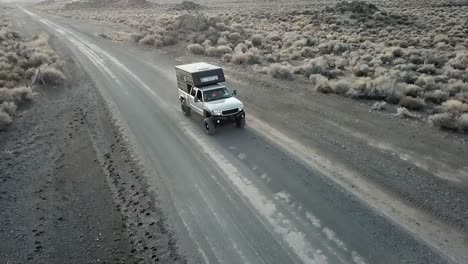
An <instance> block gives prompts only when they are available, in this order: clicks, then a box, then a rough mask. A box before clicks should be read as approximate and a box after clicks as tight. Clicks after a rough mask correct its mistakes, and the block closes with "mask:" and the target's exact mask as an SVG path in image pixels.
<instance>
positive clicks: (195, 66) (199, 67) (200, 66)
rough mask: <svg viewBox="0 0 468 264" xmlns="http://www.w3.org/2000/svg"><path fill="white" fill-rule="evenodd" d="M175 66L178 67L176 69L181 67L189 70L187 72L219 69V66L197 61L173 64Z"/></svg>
mask: <svg viewBox="0 0 468 264" xmlns="http://www.w3.org/2000/svg"><path fill="white" fill-rule="evenodd" d="M175 67H176V68H178V69H181V70H183V71H186V72H189V73H194V72H202V71H208V70H217V69H221V67H219V66H215V65H212V64H208V63H206V62H197V63H191V64H184V65H178V66H175Z"/></svg>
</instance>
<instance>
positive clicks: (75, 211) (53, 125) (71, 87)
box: [0, 24, 185, 263]
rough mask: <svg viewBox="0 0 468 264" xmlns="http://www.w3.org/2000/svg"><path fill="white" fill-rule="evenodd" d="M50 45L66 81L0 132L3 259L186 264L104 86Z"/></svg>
mask: <svg viewBox="0 0 468 264" xmlns="http://www.w3.org/2000/svg"><path fill="white" fill-rule="evenodd" d="M22 26H23V27H24V28H21V27H20V28H18V29H19V30H21V31H23V32H26V33H31V32H36V31H37V30H38V28H31V26H30V25H28V26H26V25H24V24H23V25H22ZM27 27H29V28H27ZM50 41H51V45H52V46H53V48H54V49H55V50H56V51H57V53H59V54H60V55H61V56H62V58H63V59H64V60H65V61H66V74H67V77H68V78H69V81H68V82H67V85H66V87H64V88H62V89H49V88H48V87H44V88H43V89H39V88H36V89H35V90H34V91H35V92H36V95H35V97H34V100H33V102H32V103H31V105H28V106H26V107H24V108H23V109H22V110H21V111H20V112H19V114H18V116H17V119H16V120H15V122H14V124H13V125H12V127H11V128H10V129H9V130H8V131H6V132H0V172H1V173H0V237H2V240H1V242H0V262H1V263H25V262H27V261H30V262H31V263H139V262H145V263H154V262H163V263H184V262H185V259H184V258H183V257H181V256H179V255H178V253H177V246H176V241H175V239H174V236H173V234H172V231H171V230H170V228H169V227H168V226H167V224H166V221H165V217H164V214H163V213H162V212H161V210H160V209H159V207H158V206H157V202H156V198H157V197H156V194H154V193H149V192H148V191H147V188H146V181H145V177H144V172H143V170H142V169H140V166H139V165H138V162H137V161H135V160H134V159H133V158H132V155H131V150H130V148H129V147H128V144H127V143H126V141H125V139H124V138H123V137H122V136H121V133H119V130H118V128H117V127H116V126H115V125H114V122H113V121H112V118H111V115H110V113H109V112H108V110H107V108H106V106H105V102H104V100H103V99H102V98H101V97H100V95H99V93H98V90H97V88H96V87H95V86H94V84H93V83H92V82H91V81H90V79H89V77H88V76H87V75H86V73H85V71H84V70H83V69H82V68H80V66H79V65H78V64H76V63H75V61H74V58H73V57H72V56H71V55H70V51H69V50H68V49H67V48H66V47H65V46H63V45H62V44H61V43H59V42H58V41H56V40H55V39H54V38H53V37H52V38H51V39H50Z"/></svg>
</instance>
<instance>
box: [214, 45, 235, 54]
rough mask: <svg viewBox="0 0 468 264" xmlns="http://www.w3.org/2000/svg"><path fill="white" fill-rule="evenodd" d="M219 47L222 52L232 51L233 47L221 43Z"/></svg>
mask: <svg viewBox="0 0 468 264" xmlns="http://www.w3.org/2000/svg"><path fill="white" fill-rule="evenodd" d="M217 49H218V51H219V52H220V53H221V54H226V53H232V49H231V48H230V47H228V46H224V45H221V46H218V47H217Z"/></svg>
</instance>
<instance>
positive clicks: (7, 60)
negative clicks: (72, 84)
mask: <svg viewBox="0 0 468 264" xmlns="http://www.w3.org/2000/svg"><path fill="white" fill-rule="evenodd" d="M2 11H3V10H0V13H1V12H2ZM1 15H2V16H1V18H0V20H1V21H0V22H1V23H0V25H1V28H0V130H3V129H5V128H7V127H8V126H9V125H10V124H11V123H12V122H13V118H14V117H15V115H16V110H17V108H18V106H21V105H22V104H24V103H25V102H27V101H30V100H32V98H33V91H32V88H31V86H30V85H31V84H33V83H32V79H33V78H34V77H36V81H38V82H37V84H51V85H61V84H63V83H64V82H65V79H66V78H65V76H64V74H63V66H64V63H63V61H61V60H60V58H59V57H58V56H57V55H55V53H54V52H53V50H52V49H51V48H50V47H49V45H48V36H47V35H45V34H42V35H37V36H34V37H32V38H30V39H24V38H23V37H22V36H21V34H19V33H18V32H16V31H14V30H12V29H11V21H10V19H9V17H8V16H7V15H6V14H4V13H1Z"/></svg>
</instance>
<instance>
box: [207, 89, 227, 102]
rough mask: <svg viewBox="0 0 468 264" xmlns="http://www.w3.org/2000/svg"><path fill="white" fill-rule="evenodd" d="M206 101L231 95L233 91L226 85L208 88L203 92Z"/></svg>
mask: <svg viewBox="0 0 468 264" xmlns="http://www.w3.org/2000/svg"><path fill="white" fill-rule="evenodd" d="M203 96H204V98H205V102H211V101H215V100H220V99H226V98H229V97H231V93H230V92H229V90H228V89H227V88H226V87H223V88H218V89H213V90H208V91H204V92H203Z"/></svg>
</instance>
